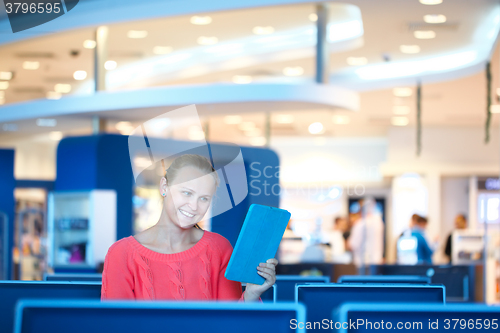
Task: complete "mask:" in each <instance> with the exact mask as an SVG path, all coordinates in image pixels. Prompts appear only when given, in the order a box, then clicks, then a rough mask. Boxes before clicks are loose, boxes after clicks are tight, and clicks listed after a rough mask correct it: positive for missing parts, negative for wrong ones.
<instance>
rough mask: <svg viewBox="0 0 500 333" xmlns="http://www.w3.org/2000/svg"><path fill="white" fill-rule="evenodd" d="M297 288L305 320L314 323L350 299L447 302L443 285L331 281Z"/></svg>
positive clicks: (327, 317)
mask: <svg viewBox="0 0 500 333" xmlns="http://www.w3.org/2000/svg"><path fill="white" fill-rule="evenodd" d="M295 288H296V299H295V300H296V302H301V303H303V304H304V305H305V306H306V309H307V319H306V320H307V322H311V323H313V322H318V323H321V322H322V321H323V320H325V319H326V320H327V321H329V320H330V318H331V314H332V311H333V310H335V309H337V308H338V307H339V306H341V305H342V304H344V303H349V302H365V303H366V302H374V303H380V302H401V303H437V304H444V302H445V288H444V286H442V285H420V284H402V283H400V284H336V283H328V284H305V285H297V286H296V287H295ZM316 328H321V326H318V327H316ZM312 331H315V330H312ZM317 331H322V330H320V329H318V330H317Z"/></svg>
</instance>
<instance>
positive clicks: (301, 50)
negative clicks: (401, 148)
mask: <svg viewBox="0 0 500 333" xmlns="http://www.w3.org/2000/svg"><path fill="white" fill-rule="evenodd" d="M342 3H345V4H348V5H351V6H350V7H349V6H347V7H346V6H345V5H343V4H340V3H332V8H334V9H336V10H331V12H330V21H331V22H332V23H342V22H345V21H346V20H349V19H353V17H354V18H355V17H356V15H357V14H356V11H355V10H354V11H352V10H351V9H352V8H351V7H353V6H352V5H354V6H357V7H358V8H359V12H360V15H361V19H362V24H363V31H364V34H363V36H362V37H360V38H358V37H356V38H354V37H353V38H348V39H346V40H343V41H341V42H337V43H330V51H331V52H330V54H329V73H330V80H331V82H333V83H334V84H336V85H338V86H341V87H348V88H350V89H353V90H357V91H359V94H360V103H361V106H360V109H359V111H357V112H354V113H353V112H350V111H347V110H341V109H333V108H326V109H324V110H322V109H314V110H313V109H309V108H308V107H303V108H299V109H297V108H293V107H290V108H288V109H287V108H286V107H280V108H278V107H273V106H269V105H264V106H256V107H254V108H255V111H254V112H246V113H245V115H244V117H243V121H253V122H254V123H255V126H256V128H258V129H260V131H261V133H263V132H264V131H265V128H264V124H265V119H266V115H265V114H266V112H273V111H277V110H278V112H275V113H273V116H272V117H271V120H272V131H271V134H272V135H292V136H297V135H299V136H311V134H310V133H309V131H308V126H309V124H311V123H312V122H322V123H323V124H324V130H323V131H322V132H321V133H320V134H319V135H324V136H385V135H386V133H387V130H388V128H390V127H391V126H393V123H392V122H393V117H394V116H403V117H407V118H408V124H407V126H413V125H415V105H416V99H415V95H416V93H415V89H413V90H412V94H411V96H409V97H395V96H394V94H393V91H392V88H393V87H397V86H401V85H404V86H409V87H412V88H414V87H415V85H416V82H417V79H420V81H421V82H422V83H423V88H422V92H423V99H422V110H423V114H422V119H423V124H424V125H427V126H482V125H483V124H484V121H485V115H486V104H485V101H486V89H485V75H484V72H481V71H478V69H480V68H481V67H483V64H482V62H481V61H480V60H481V59H477V61H476V62H475V63H471V64H469V65H470V67H469V68H468V69H467V68H465V67H461V68H458V70H455V71H453V70H450V71H448V72H446V71H445V72H443V73H438V74H439V75H436V73H429V75H421V76H418V75H417V76H415V75H413V76H411V75H410V76H409V77H406V78H403V79H398V80H375V81H370V82H367V81H366V80H361V79H360V78H359V77H358V76H357V75H356V73H355V71H356V69H358V68H359V67H355V66H354V67H353V66H350V65H348V63H347V58H349V57H366V59H367V62H368V63H367V65H366V66H374V65H382V64H385V65H387V64H392V63H396V64H397V63H400V62H407V61H421V60H424V59H428V58H432V57H439V56H443V55H446V54H451V53H454V52H460V51H463V50H467V49H474V48H477V50H480V51H481V52H483V53H484V52H486V51H488V52H491V45H493V43H494V40H491V41H490V42H488V41H487V39H484V38H486V37H487V36H486V37H485V35H486V33H485V30H484V25H485V22H487V21H488V20H489V19H490V18H491V13H492V12H494V11H495V10H497V9H498V6H499V4H498V1H496V0H475V1H468V0H454V1H451V0H444V1H443V3H442V4H439V5H435V6H427V5H423V4H421V3H419V1H418V0H382V1H373V0H350V1H343V2H342ZM335 6H337V7H335ZM349 8H351V9H349ZM315 10H316V9H315V7H314V5H312V4H298V5H283V6H275V7H265V8H254V9H244V10H231V11H220V12H211V13H209V14H208V15H209V16H210V17H211V19H212V22H211V23H210V24H208V25H194V24H192V23H190V19H191V16H192V15H187V16H175V17H168V18H158V19H150V20H147V21H138V22H127V23H119V24H112V25H109V45H108V59H110V60H114V61H116V62H117V65H118V67H117V68H116V69H115V70H111V71H108V79H109V78H110V77H113V75H114V77H115V81H114V82H117V83H115V84H114V85H111V88H110V89H112V90H123V89H134V88H135V89H136V88H137V87H141V88H148V87H155V86H174V85H175V86H177V85H195V84H211V83H232V82H233V80H234V78H235V76H245V77H247V76H249V77H251V80H252V82H257V83H259V82H260V83H261V82H271V83H273V82H276V83H278V82H279V83H290V84H308V83H311V82H313V81H314V79H313V78H314V75H315V57H314V54H315V49H314V45H313V44H307V43H308V41H307V40H306V39H304V41H303V43H302V44H300V43H299V44H297V45H295V46H294V45H291V46H290V45H288V46H287V45H284V46H283V47H280V46H276V45H274V46H275V47H274V48H272V49H271V51H269V52H264V51H261V50H260V49H259V50H254V51H255V52H254V51H252V50H249V51H248V52H253V53H251V54H250V53H249V54H246V53H243V54H241V53H240V54H238V53H237V54H234V55H231V53H230V52H223V55H222V56H221V57H220V60H219V59H216V58H213V57H212V58H210V59H209V58H208V57H206V58H204V57H203V53H202V52H205V51H206V49H207V48H210V47H213V45H209V46H200V45H198V44H197V39H198V38H199V37H200V36H208V37H210V36H215V37H217V39H218V44H215V45H227V44H234V43H241V44H244V45H249V44H248V43H250V41H251V40H252V39H255V38H257V37H258V38H264V37H267V36H255V35H254V34H253V32H252V30H253V29H254V27H256V26H262V27H268V26H272V27H273V28H274V33H273V34H271V35H268V36H269V37H271V36H280V35H286V34H293V33H296V32H297V31H304V29H305V30H307V29H311V28H312V29H314V27H315V23H314V22H313V21H311V20H310V15H311V14H312V13H314V12H315ZM339 13H340V14H339ZM426 14H444V15H446V17H447V21H446V22H445V23H442V24H427V23H425V22H424V21H423V16H424V15H426ZM199 15H202V16H203V15H205V14H203V13H200V14H199ZM95 28H96V27H89V28H83V29H78V30H72V31H67V32H62V33H56V34H51V35H47V36H45V37H38V38H35V39H29V40H24V41H19V42H16V43H12V44H7V45H3V46H0V59H1V61H0V71H11V72H13V73H14V77H13V79H12V80H11V81H10V82H9V83H10V84H9V88H8V89H7V90H6V91H5V98H4V103H5V104H4V105H5V106H6V107H7V106H8V105H12V103H19V102H23V101H29V100H34V99H43V98H46V96H47V93H48V92H50V91H53V90H54V86H55V85H56V84H59V83H64V84H70V85H71V92H70V93H68V94H69V95H71V94H82V95H85V94H91V93H92V90H93V78H92V77H93V66H94V61H93V59H94V50H92V49H86V48H84V47H83V42H84V41H85V40H94V39H95V37H94V35H95ZM481 29H482V30H481ZM130 30H145V31H147V32H148V34H147V37H146V38H142V39H131V38H128V37H127V33H128V31H130ZM415 30H433V31H435V33H436V38H434V39H428V40H420V39H416V38H415V37H414V34H413V33H414V31H415ZM478 43H479V44H478ZM271 44H272V43H271ZM401 45H418V46H419V47H420V52H419V53H417V54H405V53H402V52H401V51H400V46H401ZM155 46H168V47H171V49H172V52H171V53H170V54H166V55H163V56H158V55H155V54H154V53H153V49H154V47H155ZM485 50H486V51H485ZM186 52H191V53H193V54H195V52H198V53H196V54H199V56H197V58H193V59H194V60H193V62H191V63H186V64H185V65H183V64H182V63H179V64H174V65H172V66H169V67H168V68H167V69H166V70H165V71H161V72H158V73H152V74H150V75H148V76H146V77H145V78H142V79H141V80H140V82H139V80H137V81H135V82H134V80H130V81H125V80H124V81H123V82H120V80H119V78H120V76H118V74H117V73H119V72H120V70H123V69H127V68H139V69H140V68H143V67H139V66H144V65H145V64H148V63H150V62H151V61H156V60H157V59H160V58H162V57H163V58H167V57H172V56H173V55H177V54H182V53H186ZM484 57H485V59H486V58H487V57H489V53H488V54H486V53H484ZM195 60H196V62H194V61H195ZM491 60H492V72H493V92H496V88H497V87H500V82H499V80H498V77H499V75H500V68H499V61H498V60H499V52H498V49H496V51H495V53H494V54H493V56H492V57H491ZM24 61H38V62H39V63H40V67H39V68H38V69H37V70H25V69H23V62H24ZM473 65H476V66H475V67H474V66H473ZM134 66H135V67H134ZM286 67H292V68H298V67H300V68H302V69H303V74H302V75H300V76H295V77H289V76H286V75H284V69H285V68H286ZM77 70H84V71H86V72H87V74H88V76H87V80H85V81H76V80H75V79H74V78H73V73H74V72H75V71H77ZM116 78H118V80H116ZM395 106H407V107H408V108H407V110H406V111H407V112H409V113H408V114H405V115H395V114H394V107H395ZM216 109H217V107H216ZM221 109H222V108H221ZM231 109H233V110H234V113H235V114H238V113H240V112H239V107H238V103H234V104H231V105H226V108H225V109H224V112H220V113H226V114H227V113H229V112H230V110H231ZM228 110H229V111H228ZM0 111H2V107H1V106H0ZM250 111H251V110H250ZM158 112H161V110H160V109H159V110H158ZM216 113H217V112H212V114H211V115H210V116H206V117H203V121H204V122H205V123H207V124H209V128H210V135H209V137H210V139H212V140H218V141H232V142H237V143H240V144H249V143H250V141H249V140H251V139H252V137H249V136H247V135H245V132H244V131H242V130H239V129H238V126H237V125H228V124H226V123H225V122H224V118H223V117H224V116H223V115H217V114H216ZM280 114H289V115H292V116H293V119H294V120H293V122H292V123H290V124H280V123H278V121H277V120H276V119H277V118H276V117H279V115H280ZM150 116H151V112H149V113H142V112H141V110H140V109H139V110H137V112H136V113H133V114H131V113H128V114H125V113H123V114H120V113H117V114H113V115H112V116H108V131H110V132H117V130H116V128H115V126H114V125H115V124H116V123H118V122H120V121H130V122H131V126H136V125H138V124H140V122H141V121H145V120H147V119H148V117H150ZM338 116H344V117H343V118H342V117H340V118H339V117H338ZM334 117H335V118H334ZM55 119H56V120H57V125H56V126H55V127H51V128H49V127H40V126H37V125H36V119H26V120H20V121H16V122H9V123H8V125H12V124H13V125H15V127H17V129H18V131H16V132H12V131H9V130H5V129H6V128H7V129H9V127H8V126H7V127H5V126H3V127H2V128H3V131H2V130H1V129H0V138H1V139H2V141H3V143H4V144H5V145H7V144H9V143H10V142H14V141H16V140H21V139H23V140H27V139H29V138H31V137H32V136H34V135H48V134H49V133H50V132H53V131H61V132H62V133H63V134H64V135H71V134H86V133H91V117H90V116H89V115H71V116H70V115H61V116H57V117H55ZM342 119H343V121H342ZM346 119H347V121H346ZM339 121H340V122H341V123H339ZM493 121H494V125H495V124H497V123H498V119H497V116H496V115H493ZM0 122H1V117H0ZM342 122H344V123H342ZM345 122H347V123H345ZM5 124H6V122H3V124H2V125H5ZM10 128H11V129H12V127H10ZM20 129H22V130H20Z"/></svg>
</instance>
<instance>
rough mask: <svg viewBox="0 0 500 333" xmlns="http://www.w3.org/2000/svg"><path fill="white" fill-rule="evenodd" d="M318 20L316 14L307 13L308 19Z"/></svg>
mask: <svg viewBox="0 0 500 333" xmlns="http://www.w3.org/2000/svg"><path fill="white" fill-rule="evenodd" d="M317 20H318V14H315V13H312V14H309V21H312V22H316V21H317Z"/></svg>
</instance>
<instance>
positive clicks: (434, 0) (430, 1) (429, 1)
mask: <svg viewBox="0 0 500 333" xmlns="http://www.w3.org/2000/svg"><path fill="white" fill-rule="evenodd" d="M420 3H421V4H422V5H439V4H440V3H443V0H420Z"/></svg>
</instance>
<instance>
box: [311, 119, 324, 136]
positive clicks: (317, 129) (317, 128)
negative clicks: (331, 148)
mask: <svg viewBox="0 0 500 333" xmlns="http://www.w3.org/2000/svg"><path fill="white" fill-rule="evenodd" d="M321 132H323V124H322V123H320V122H315V123H312V124H311V125H309V133H311V134H320V133H321Z"/></svg>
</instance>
